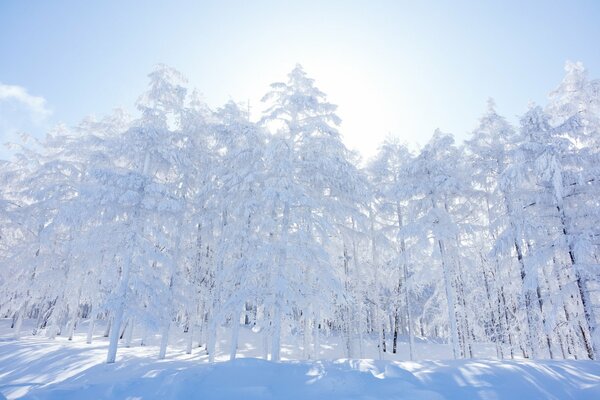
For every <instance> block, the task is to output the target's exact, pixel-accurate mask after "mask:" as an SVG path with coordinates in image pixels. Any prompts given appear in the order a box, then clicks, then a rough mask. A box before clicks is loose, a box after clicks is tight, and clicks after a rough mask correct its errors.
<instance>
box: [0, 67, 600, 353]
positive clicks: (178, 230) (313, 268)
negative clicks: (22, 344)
mask: <svg viewBox="0 0 600 400" xmlns="http://www.w3.org/2000/svg"><path fill="white" fill-rule="evenodd" d="M149 78H150V84H149V88H148V90H147V91H146V92H145V93H143V94H142V95H141V96H140V98H139V100H138V102H137V104H136V106H137V109H138V113H137V114H136V115H133V116H131V115H128V114H127V113H125V112H124V111H121V110H116V111H115V112H114V113H113V114H112V115H110V116H107V117H105V118H103V119H100V120H96V119H93V118H86V119H84V120H83V121H82V122H81V123H80V124H79V125H78V126H76V127H72V128H67V127H64V126H59V127H57V129H55V130H54V131H53V132H51V133H50V134H48V136H47V137H46V138H45V139H44V140H41V141H32V142H31V144H30V145H27V146H23V147H21V148H20V149H18V151H17V154H16V155H15V157H14V158H13V159H12V160H11V161H7V162H3V163H2V164H0V179H1V181H2V186H1V188H2V190H1V193H0V206H1V208H0V219H1V221H2V224H1V225H0V314H1V315H2V316H3V317H5V318H12V321H13V323H12V326H13V327H12V330H13V336H14V337H15V338H18V337H19V336H21V335H22V333H23V321H24V320H34V322H35V326H34V327H33V330H32V333H33V334H35V335H46V336H47V337H49V338H54V337H56V336H58V335H60V336H64V337H68V338H72V337H73V334H74V332H76V331H78V330H80V329H81V326H85V329H86V337H87V342H88V343H91V342H92V340H93V337H94V333H95V334H96V335H97V334H100V333H101V334H104V335H105V336H106V337H107V338H108V342H109V346H108V354H107V361H108V362H109V363H112V362H115V361H116V360H117V359H118V354H117V353H118V348H119V346H125V347H130V346H132V345H133V343H132V335H133V332H134V330H135V332H142V344H144V343H145V342H147V341H148V340H146V339H148V338H150V337H151V336H154V335H159V336H160V338H161V339H160V346H159V351H158V353H159V354H158V356H159V357H160V358H165V357H166V355H167V351H168V346H169V343H171V342H172V338H171V337H170V333H172V332H173V331H177V332H180V333H181V334H182V335H183V336H184V337H185V342H186V352H187V353H192V352H194V351H202V352H206V353H208V358H209V359H210V360H214V359H215V354H216V348H217V344H218V343H219V341H220V340H222V339H223V338H222V337H220V336H222V335H227V343H229V345H230V347H229V351H228V354H229V357H230V358H231V359H234V358H236V356H237V355H238V352H239V350H240V347H241V346H242V345H243V343H241V342H240V340H241V339H240V330H241V328H242V327H245V328H247V329H245V330H244V332H247V331H250V332H252V335H255V336H256V338H257V340H254V341H253V343H260V350H259V353H260V354H261V355H262V356H263V357H264V358H270V359H271V360H274V361H278V360H280V359H281V347H282V340H284V341H286V342H289V341H287V340H286V339H287V338H290V337H294V338H296V340H295V343H297V346H298V348H299V349H300V351H299V352H297V354H301V355H302V358H306V359H319V358H320V357H321V356H322V354H321V352H322V347H321V343H322V341H323V340H324V338H325V337H328V336H337V337H339V338H341V340H342V341H343V343H344V352H345V355H346V356H347V357H349V358H362V357H363V356H364V353H365V351H364V349H365V348H366V346H367V343H372V342H375V343H376V344H377V349H378V350H377V354H378V355H379V357H380V358H384V357H385V355H386V353H396V352H397V350H398V344H399V343H400V342H407V343H408V345H409V358H411V359H420V358H426V357H427V356H428V355H427V354H419V351H418V347H416V346H415V342H416V341H417V340H419V341H422V340H430V341H446V342H447V343H449V344H450V345H451V349H452V354H453V357H455V358H469V357H473V355H474V350H473V348H474V345H475V344H478V343H491V344H492V345H493V346H494V348H495V352H496V355H497V356H498V357H499V358H561V359H562V358H565V359H598V357H600V327H598V323H599V322H598V321H599V320H600V315H599V313H600V311H599V309H600V189H599V188H600V186H599V185H600V167H599V166H600V81H598V80H590V79H589V78H588V77H587V75H586V72H585V70H584V68H583V66H582V65H581V64H580V63H567V65H566V76H565V78H564V80H563V81H562V82H561V83H560V85H559V86H558V87H557V88H556V89H555V90H554V91H552V92H551V94H550V96H549V101H548V104H547V105H546V106H545V107H542V106H535V105H533V106H531V108H530V109H529V110H527V111H525V112H524V113H523V115H522V116H521V117H520V118H519V124H518V125H517V126H512V125H511V124H510V123H509V122H508V121H507V120H506V119H505V118H503V117H502V116H500V115H498V114H497V112H496V111H495V107H494V104H493V101H490V102H489V104H488V109H487V111H485V113H484V114H483V116H482V117H481V119H480V121H479V123H478V125H477V127H476V128H475V129H474V131H473V133H472V136H471V138H470V139H469V140H467V141H466V142H465V143H464V144H460V143H455V141H454V139H453V137H452V135H450V134H446V133H442V132H441V131H439V130H438V131H436V132H434V133H433V135H432V137H431V139H430V140H429V142H428V143H427V144H426V145H425V146H424V147H423V148H422V149H420V150H419V151H417V152H413V151H410V150H409V149H408V147H407V146H405V145H404V144H402V143H400V142H399V141H398V140H397V139H395V138H391V137H390V138H389V139H387V140H386V141H385V142H384V143H383V144H382V145H381V147H380V150H379V153H378V154H377V155H376V156H375V157H374V158H373V159H372V160H368V162H365V163H363V162H362V161H361V160H360V158H359V157H358V155H357V154H355V153H353V152H351V151H349V150H348V149H347V148H346V147H345V146H344V144H343V142H342V139H341V137H342V134H343V132H340V130H339V125H340V122H341V121H340V119H339V117H338V116H337V115H336V106H335V105H333V104H332V103H330V102H329V99H328V98H327V96H326V95H325V94H324V93H323V92H321V91H320V90H319V89H317V87H316V86H315V82H314V81H313V80H312V79H310V78H309V77H308V76H307V74H306V73H305V72H304V70H303V69H302V67H301V66H299V65H298V66H296V67H295V68H294V69H293V70H292V72H291V73H290V74H289V75H288V79H287V81H286V82H280V83H274V84H273V85H272V86H271V90H270V91H269V92H268V93H267V95H266V96H265V97H264V103H265V109H266V111H265V112H264V114H263V115H262V116H261V118H260V119H258V120H252V119H251V118H250V115H249V113H248V112H247V111H246V110H245V107H243V106H240V105H238V104H236V103H234V102H229V103H227V104H225V105H224V106H222V107H220V108H217V109H211V107H209V106H208V105H207V104H205V103H204V102H203V101H202V100H201V97H200V96H199V95H198V93H197V92H196V91H194V90H190V89H189V88H188V87H187V83H186V80H185V78H184V77H182V76H181V74H180V73H178V72H177V71H175V70H173V69H172V68H169V67H166V66H162V65H161V66H159V67H157V68H156V70H155V71H153V72H152V73H151V74H150V75H149ZM349 84H350V83H349ZM368 134H369V132H365V135H368ZM83 322H85V324H84V323H83ZM99 329H100V330H101V332H100V331H99ZM177 336H178V337H179V336H180V335H177ZM197 347H201V348H202V349H201V350H194V348H197Z"/></svg>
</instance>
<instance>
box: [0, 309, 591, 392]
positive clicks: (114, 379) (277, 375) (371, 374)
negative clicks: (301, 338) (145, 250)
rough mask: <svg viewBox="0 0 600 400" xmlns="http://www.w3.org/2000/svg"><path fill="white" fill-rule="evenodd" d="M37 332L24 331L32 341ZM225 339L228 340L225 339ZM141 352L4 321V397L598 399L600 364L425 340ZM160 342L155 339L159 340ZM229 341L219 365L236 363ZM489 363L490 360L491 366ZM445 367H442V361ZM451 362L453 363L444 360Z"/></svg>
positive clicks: (254, 338) (153, 346)
mask: <svg viewBox="0 0 600 400" xmlns="http://www.w3.org/2000/svg"><path fill="white" fill-rule="evenodd" d="M28 332H31V330H30V329H24V333H28ZM227 333H228V332H226V331H223V335H222V336H221V337H223V338H227V337H228V335H227ZM151 339H152V340H150V342H149V345H148V346H144V347H140V346H139V337H138V339H137V340H134V341H133V342H132V347H130V348H126V347H120V348H119V353H118V356H117V362H116V363H115V364H110V365H108V364H105V360H106V350H107V341H106V339H105V338H104V337H103V336H102V328H101V327H98V329H97V331H96V335H95V336H94V342H93V343H92V344H86V343H85V324H82V326H80V330H79V333H76V335H75V336H74V338H73V340H72V341H68V340H67V339H66V338H64V337H60V336H59V337H57V338H56V339H55V340H50V339H47V338H46V337H44V336H43V335H38V336H31V335H27V334H25V335H23V337H22V338H21V339H20V340H18V341H17V340H14V339H13V338H12V333H11V329H10V320H6V319H4V320H0V393H1V395H0V398H2V395H3V396H5V397H7V398H9V399H13V398H30V399H108V398H110V399H194V398H198V399H200V398H201V399H244V400H247V399H311V398H318V399H471V398H476V399H508V398H510V399H521V398H524V399H528V400H532V399H599V398H600V362H593V361H537V362H532V361H500V360H495V359H493V358H491V356H492V355H493V352H491V353H490V348H489V346H479V347H478V348H477V356H478V357H482V358H477V359H472V360H447V358H448V355H449V349H448V348H447V346H446V345H444V344H434V343H425V342H421V343H419V344H418V345H417V352H418V353H419V354H420V358H422V359H427V360H424V361H418V362H411V361H403V360H406V357H405V355H406V354H405V352H404V350H405V346H401V348H400V353H399V354H397V355H392V354H386V357H385V358H386V359H385V360H373V359H372V358H376V349H375V348H374V347H373V346H372V345H371V346H365V347H364V348H363V356H364V357H371V358H370V359H369V358H364V359H356V360H348V359H343V358H340V357H342V354H340V353H341V349H340V345H338V343H337V341H336V340H335V338H334V337H330V338H323V343H322V347H321V350H322V353H321V358H322V360H320V361H293V359H298V358H301V357H300V356H301V354H298V353H297V352H298V350H294V349H297V348H298V346H297V344H296V343H284V346H283V349H282V350H283V351H282V356H283V357H282V358H284V359H285V361H283V362H281V363H273V362H270V361H265V360H262V359H258V358H257V357H260V354H259V353H260V350H259V349H258V348H259V347H260V346H259V343H260V338H259V335H257V334H253V333H252V332H251V331H250V330H246V329H243V330H242V332H241V335H240V343H241V345H240V351H239V357H240V358H239V359H237V360H235V361H226V362H217V363H209V362H208V357H207V356H206V355H205V351H204V349H201V348H194V351H193V353H192V355H187V354H185V344H184V339H183V337H182V338H181V340H180V341H179V342H177V341H174V345H172V346H169V351H168V353H167V358H166V359H165V360H157V354H158V347H157V342H158V338H151ZM153 340H154V341H153ZM227 349H228V347H227V343H226V341H224V342H220V346H219V347H218V350H219V355H218V356H217V360H219V361H225V360H227V359H228V356H227V355H226V353H227ZM483 357H485V358H483ZM435 359H437V360H438V361H434V360H435ZM444 359H446V360H444Z"/></svg>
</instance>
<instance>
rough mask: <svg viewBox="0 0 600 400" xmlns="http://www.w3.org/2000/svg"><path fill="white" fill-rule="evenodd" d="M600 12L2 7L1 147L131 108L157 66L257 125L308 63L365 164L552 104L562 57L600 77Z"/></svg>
mask: <svg viewBox="0 0 600 400" xmlns="http://www.w3.org/2000/svg"><path fill="white" fill-rule="evenodd" d="M575 4H577V7H575ZM542 5H543V7H542ZM599 16H600V3H598V2H594V1H577V2H574V1H554V2H542V1H528V2H519V1H506V2H496V3H492V2H475V1H472V2H464V1H448V2H415V1H411V2H404V1H302V2H289V1H278V2H276V1H252V2H250V1H193V2H192V1H172V2H161V3H159V2H154V1H127V2H121V1H103V2H95V3H94V4H90V3H89V2H76V1H53V2H45V1H27V2H21V1H4V2H2V4H0V55H1V57H2V60H3V61H2V62H1V63H0V85H2V86H0V127H2V128H3V137H2V142H5V141H7V140H14V133H15V132H17V131H19V130H21V131H23V130H24V131H30V132H33V133H34V134H36V135H41V134H42V133H43V132H44V131H46V130H47V129H49V128H50V127H52V126H53V125H55V124H56V123H58V122H64V123H66V124H68V125H73V124H76V123H77V121H79V120H80V119H81V118H82V117H84V116H85V115H87V114H96V115H98V116H100V115H103V114H105V113H108V112H110V110H111V109H113V108H115V107H125V108H128V109H131V110H133V104H134V102H135V100H136V98H137V96H138V95H139V93H141V92H142V91H143V90H144V89H145V86H146V84H147V78H146V75H147V74H148V72H150V71H151V70H152V68H153V66H154V65H155V64H157V63H165V64H168V65H170V66H172V67H174V68H176V69H178V70H180V71H181V72H182V73H183V74H184V75H185V76H186V77H187V78H188V79H189V81H190V85H191V86H193V87H196V88H197V89H198V90H199V91H200V92H201V93H203V95H204V98H205V100H206V101H207V102H208V103H209V105H210V106H211V107H213V108H217V107H219V106H220V105H222V104H223V103H224V102H226V101H227V100H229V99H232V100H235V101H239V102H241V103H244V104H247V103H248V102H249V104H250V110H251V115H252V118H253V119H255V120H256V119H258V118H259V116H260V112H261V111H262V109H263V104H261V102H260V98H261V97H262V95H263V94H264V93H265V92H266V91H267V90H268V87H269V84H270V83H272V82H275V81H281V80H284V79H285V77H286V74H287V73H288V72H289V71H290V70H291V69H292V68H293V66H294V65H295V64H296V63H300V64H302V65H303V66H304V68H305V70H306V72H307V73H308V74H309V76H311V77H313V78H314V79H315V80H316V83H317V86H318V87H319V88H320V89H321V90H322V91H324V92H325V93H327V94H328V99H329V101H330V102H332V103H334V104H337V105H338V106H339V115H340V117H341V118H342V120H343V122H342V125H341V132H342V134H343V137H344V141H345V143H346V144H347V145H348V146H349V147H350V148H353V149H356V150H359V151H360V152H361V153H362V154H363V155H364V156H367V157H368V156H371V155H372V154H373V153H374V152H375V150H376V148H377V146H378V144H379V143H380V141H381V140H383V138H384V137H385V136H386V135H388V134H392V135H396V136H398V137H400V138H401V140H403V141H405V142H407V143H409V144H411V145H419V144H424V143H425V142H426V141H427V139H428V138H429V137H430V135H431V134H432V132H433V130H434V129H435V128H440V129H441V130H442V131H444V132H450V133H453V134H454V135H455V137H456V138H457V139H458V140H462V139H464V138H465V137H467V134H468V132H469V131H471V130H472V129H473V127H474V126H475V125H476V123H477V119H478V117H479V115H480V114H481V112H483V111H484V110H485V104H486V100H487V98H488V97H493V98H495V100H496V103H497V106H498V111H499V113H501V114H504V115H505V116H506V117H507V118H508V119H509V120H514V119H515V116H516V115H517V114H521V113H523V112H524V111H526V109H527V105H528V103H529V102H530V101H535V102H539V103H543V102H544V100H545V96H546V95H547V93H548V92H549V91H550V90H552V89H553V88H554V87H555V86H556V85H557V84H558V83H559V82H560V79H561V77H562V75H563V66H564V62H565V61H566V60H575V61H582V62H583V63H584V65H585V66H586V68H587V69H588V70H589V71H590V73H591V74H592V75H598V72H600V54H599V53H598V51H597V47H596V46H589V45H586V44H587V43H588V41H587V40H585V38H598V37H600V25H599V24H598V23H597V21H598V17H599ZM7 87H19V88H21V89H23V90H24V93H26V94H27V95H28V96H30V97H32V98H35V99H37V100H38V104H39V101H44V102H43V107H44V110H43V112H44V114H43V115H41V116H40V115H38V114H39V113H37V111H39V110H37V111H36V110H31V109H29V108H28V105H27V104H26V103H23V102H22V101H20V100H19V99H16V98H15V97H14V96H13V97H12V98H8V97H7V96H5V97H4V98H3V97H2V95H1V93H2V88H4V92H7V91H8V90H7V89H6V88H7ZM11 99H12V103H13V104H11Z"/></svg>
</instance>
